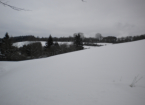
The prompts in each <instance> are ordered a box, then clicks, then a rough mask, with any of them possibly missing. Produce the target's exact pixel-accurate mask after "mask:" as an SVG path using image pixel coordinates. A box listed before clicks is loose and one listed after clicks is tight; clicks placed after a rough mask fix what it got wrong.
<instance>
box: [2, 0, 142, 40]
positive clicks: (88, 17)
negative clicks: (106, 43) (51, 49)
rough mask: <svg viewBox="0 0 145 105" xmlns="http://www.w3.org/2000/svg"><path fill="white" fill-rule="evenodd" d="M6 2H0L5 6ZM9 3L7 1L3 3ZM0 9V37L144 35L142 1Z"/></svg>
mask: <svg viewBox="0 0 145 105" xmlns="http://www.w3.org/2000/svg"><path fill="white" fill-rule="evenodd" d="M4 1H5V0H3V2H4ZM6 1H8V0H6ZM7 3H8V4H11V5H13V6H17V7H20V8H25V9H29V10H31V11H15V10H13V9H11V8H9V7H6V6H3V5H0V37H1V38H2V37H4V35H5V33H6V32H8V33H9V35H10V36H19V35H35V36H39V37H48V36H49V35H50V34H51V35H52V36H53V37H55V36H56V37H63V36H73V34H74V33H78V32H82V33H84V35H85V36H86V37H94V36H95V34H96V33H101V34H102V36H117V37H119V36H133V35H140V34H145V0H86V2H82V1H81V0H9V2H7Z"/></svg>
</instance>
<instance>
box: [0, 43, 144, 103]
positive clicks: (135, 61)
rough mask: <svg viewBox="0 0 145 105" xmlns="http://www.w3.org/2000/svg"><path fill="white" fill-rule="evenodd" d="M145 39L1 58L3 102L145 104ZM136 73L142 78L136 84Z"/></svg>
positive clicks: (0, 96)
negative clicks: (17, 58)
mask: <svg viewBox="0 0 145 105" xmlns="http://www.w3.org/2000/svg"><path fill="white" fill-rule="evenodd" d="M144 45H145V40H142V41H136V42H130V43H123V44H113V45H109V46H104V47H94V48H90V49H86V50H82V51H76V52H71V53H67V54H61V55H57V56H52V57H48V58H42V59H37V60H28V61H21V62H7V61H1V62H0V105H144V104H145V64H144V62H145V56H144V54H145V47H144ZM135 76H138V77H143V78H142V79H141V80H139V81H138V82H137V83H136V84H135V87H130V86H129V85H130V84H131V83H132V82H133V80H134V78H135Z"/></svg>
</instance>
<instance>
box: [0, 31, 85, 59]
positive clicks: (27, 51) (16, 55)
mask: <svg viewBox="0 0 145 105" xmlns="http://www.w3.org/2000/svg"><path fill="white" fill-rule="evenodd" d="M18 39H20V40H21V41H24V40H29V41H34V39H35V38H34V36H24V37H16V38H13V37H9V34H8V33H6V34H5V36H4V38H2V39H0V61H20V60H28V59H36V58H44V57H49V56H54V55H58V54H63V53H67V52H72V51H78V50H83V49H84V48H83V44H82V43H83V42H82V39H81V37H80V34H79V33H78V34H76V35H75V36H74V38H73V39H74V40H73V43H72V44H71V45H67V44H60V45H59V43H58V42H54V39H53V37H52V36H51V35H50V36H49V37H48V38H47V39H46V45H45V46H42V44H41V42H39V41H36V42H34V43H30V44H27V45H23V46H22V47H20V48H18V47H15V46H12V43H13V42H14V40H15V41H20V40H18Z"/></svg>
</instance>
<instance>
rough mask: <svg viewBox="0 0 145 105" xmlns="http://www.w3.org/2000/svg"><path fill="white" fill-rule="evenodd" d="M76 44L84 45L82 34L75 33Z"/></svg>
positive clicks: (77, 45)
mask: <svg viewBox="0 0 145 105" xmlns="http://www.w3.org/2000/svg"><path fill="white" fill-rule="evenodd" d="M74 45H75V46H76V47H79V46H80V47H82V46H83V41H82V39H81V36H80V34H79V33H78V34H75V35H74Z"/></svg>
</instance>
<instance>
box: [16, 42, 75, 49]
mask: <svg viewBox="0 0 145 105" xmlns="http://www.w3.org/2000/svg"><path fill="white" fill-rule="evenodd" d="M35 42H41V44H42V46H45V45H46V41H23V42H16V43H13V46H15V47H18V48H20V47H23V45H28V44H31V43H35ZM54 43H55V42H54ZM58 44H68V45H70V44H72V42H58Z"/></svg>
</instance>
